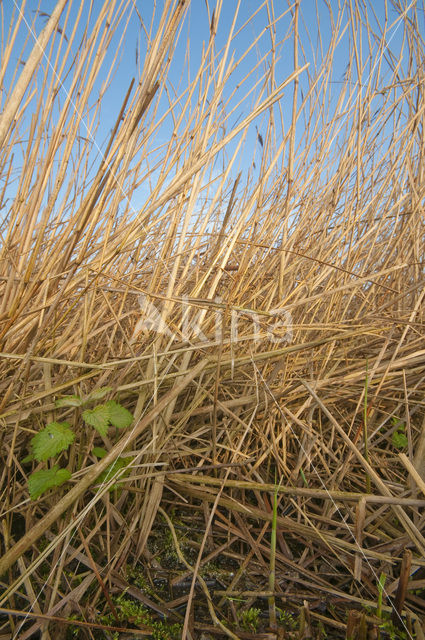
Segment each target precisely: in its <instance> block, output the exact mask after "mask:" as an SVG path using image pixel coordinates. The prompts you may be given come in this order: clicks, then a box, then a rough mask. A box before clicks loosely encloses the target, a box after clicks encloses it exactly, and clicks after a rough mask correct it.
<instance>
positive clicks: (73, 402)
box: [55, 396, 83, 407]
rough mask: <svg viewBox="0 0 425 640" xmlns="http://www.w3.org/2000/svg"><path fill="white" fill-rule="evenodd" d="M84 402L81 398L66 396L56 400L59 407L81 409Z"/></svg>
mask: <svg viewBox="0 0 425 640" xmlns="http://www.w3.org/2000/svg"><path fill="white" fill-rule="evenodd" d="M82 404H83V401H82V400H81V398H80V397H79V396H64V397H63V398H59V399H58V400H56V402H55V405H56V406H57V407H81V405H82Z"/></svg>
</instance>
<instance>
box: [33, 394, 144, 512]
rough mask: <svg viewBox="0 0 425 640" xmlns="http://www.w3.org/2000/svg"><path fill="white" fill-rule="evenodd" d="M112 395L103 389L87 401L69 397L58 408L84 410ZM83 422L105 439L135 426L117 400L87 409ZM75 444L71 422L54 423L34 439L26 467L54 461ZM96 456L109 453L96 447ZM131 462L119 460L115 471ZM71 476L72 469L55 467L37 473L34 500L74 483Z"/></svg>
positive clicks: (102, 478)
mask: <svg viewBox="0 0 425 640" xmlns="http://www.w3.org/2000/svg"><path fill="white" fill-rule="evenodd" d="M110 391H111V389H110V387H102V388H101V389H97V390H95V391H93V392H92V393H91V394H89V395H88V396H87V397H86V398H81V397H80V396H77V395H70V396H65V397H63V398H60V399H59V400H57V401H56V407H57V408H61V407H75V408H83V407H85V406H86V405H89V404H92V403H95V402H97V401H98V400H101V399H102V398H103V397H104V396H105V395H106V394H107V393H109V392H110ZM82 418H83V420H84V422H85V423H86V424H88V425H90V426H91V427H93V428H94V429H95V430H96V431H97V432H98V433H99V434H100V435H101V436H102V437H105V436H106V434H107V432H108V429H109V427H110V426H114V427H116V428H118V429H125V428H127V427H129V426H130V425H131V423H132V422H133V416H132V414H131V413H130V411H128V410H127V409H126V408H125V407H123V406H122V405H121V404H119V403H118V402H115V401H114V400H108V401H107V402H105V403H103V404H97V405H96V406H94V407H93V408H87V409H85V410H84V411H83V412H82ZM74 441H75V433H74V432H73V430H72V429H71V425H70V424H69V422H66V421H63V422H56V421H55V422H50V423H49V424H47V425H46V426H45V427H44V429H42V430H41V431H40V432H39V433H37V434H36V435H35V436H34V437H33V438H32V439H31V444H30V448H31V453H30V455H28V456H27V457H26V458H24V460H23V463H26V462H31V461H32V460H36V461H37V462H46V461H47V460H54V459H55V458H56V456H58V455H59V454H61V453H62V452H64V451H67V450H68V449H69V447H70V445H71V444H72V443H73V442H74ZM92 453H93V454H94V455H95V456H96V457H98V458H103V457H104V456H105V455H106V453H107V452H106V450H105V449H102V448H100V447H95V448H94V449H93V451H92ZM128 462H129V458H118V460H116V461H115V463H113V470H114V471H117V470H119V469H121V468H123V467H126V466H127V465H128ZM111 471H112V469H111V468H108V469H106V471H104V472H103V474H102V475H101V476H100V477H99V482H102V481H103V480H104V479H105V478H106V477H107V476H108V475H109V474H110V473H111ZM71 475H72V474H71V471H70V470H69V469H66V468H60V467H59V465H58V464H54V465H53V466H52V467H50V468H47V469H40V470H38V471H34V473H32V474H31V475H30V477H29V479H28V488H29V493H30V497H31V499H32V500H37V499H38V498H39V497H40V496H41V495H43V493H45V492H46V491H48V490H49V489H53V488H55V487H60V486H62V485H63V484H64V483H65V482H67V481H68V480H70V478H71ZM114 488H116V485H114V486H113V487H112V488H111V490H112V489H114Z"/></svg>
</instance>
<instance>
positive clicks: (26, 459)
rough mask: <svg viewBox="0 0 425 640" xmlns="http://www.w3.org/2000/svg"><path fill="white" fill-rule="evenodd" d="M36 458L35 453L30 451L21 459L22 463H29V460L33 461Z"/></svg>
mask: <svg viewBox="0 0 425 640" xmlns="http://www.w3.org/2000/svg"><path fill="white" fill-rule="evenodd" d="M33 460H34V454H32V453H29V454H28V455H27V456H25V458H24V459H23V460H21V463H22V464H27V463H28V462H32V461H33Z"/></svg>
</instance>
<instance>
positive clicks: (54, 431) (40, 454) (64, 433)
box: [31, 422, 75, 462]
mask: <svg viewBox="0 0 425 640" xmlns="http://www.w3.org/2000/svg"><path fill="white" fill-rule="evenodd" d="M74 438H75V434H74V433H73V432H72V431H71V429H70V425H69V423H68V422H50V423H49V424H48V425H46V426H45V427H44V429H42V430H41V431H40V432H39V433H37V434H36V435H35V436H34V437H33V438H32V440H31V445H32V450H33V453H34V458H35V459H36V460H38V461H39V462H41V461H42V460H47V459H48V458H53V457H54V456H55V455H57V454H58V453H60V452H61V451H65V450H66V449H68V447H69V445H70V444H71V443H72V442H74Z"/></svg>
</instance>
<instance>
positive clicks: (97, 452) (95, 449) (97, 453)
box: [92, 447, 108, 459]
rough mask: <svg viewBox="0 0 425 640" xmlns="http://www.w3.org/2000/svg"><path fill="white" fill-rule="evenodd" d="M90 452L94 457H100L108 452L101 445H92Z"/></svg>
mask: <svg viewBox="0 0 425 640" xmlns="http://www.w3.org/2000/svg"><path fill="white" fill-rule="evenodd" d="M92 453H93V455H95V456H96V458H100V459H102V458H104V457H105V456H106V454H107V453H108V452H107V451H106V449H104V448H103V447H93V449H92Z"/></svg>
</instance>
